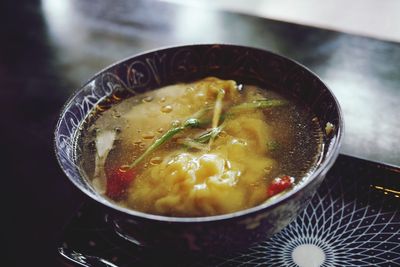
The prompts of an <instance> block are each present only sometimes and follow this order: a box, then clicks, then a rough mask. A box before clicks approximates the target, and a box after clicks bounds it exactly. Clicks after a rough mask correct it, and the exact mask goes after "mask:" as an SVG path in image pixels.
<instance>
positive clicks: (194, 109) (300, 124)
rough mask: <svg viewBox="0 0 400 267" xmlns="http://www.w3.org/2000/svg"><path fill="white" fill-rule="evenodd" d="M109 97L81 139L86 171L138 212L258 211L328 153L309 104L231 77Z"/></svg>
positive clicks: (117, 200) (201, 213)
mask: <svg viewBox="0 0 400 267" xmlns="http://www.w3.org/2000/svg"><path fill="white" fill-rule="evenodd" d="M104 103H108V104H107V105H99V106H98V108H97V109H96V110H94V111H93V112H92V113H91V114H90V115H89V117H88V118H87V119H86V121H85V123H84V124H83V125H82V131H81V132H80V135H79V137H78V143H77V144H78V145H77V147H78V150H79V153H78V155H79V162H81V164H82V166H81V167H82V172H83V173H84V175H85V176H86V177H87V178H88V179H89V180H90V181H91V183H92V185H93V187H94V188H95V189H96V190H97V191H98V192H99V193H100V194H103V195H104V196H105V197H107V198H109V199H110V200H111V201H114V202H115V203H117V204H118V205H121V206H123V207H127V208H130V209H133V210H137V211H142V212H146V213H151V214H159V215H165V216H179V217H196V216H212V215H218V214H225V213H230V212H235V211H239V210H243V209H247V208H250V207H254V206H256V205H259V204H261V203H263V202H265V201H268V199H270V198H273V197H276V196H277V195H280V194H284V193H285V192H287V191H288V190H291V189H292V188H293V187H295V186H296V185H297V184H299V183H301V181H302V180H303V179H305V177H307V175H308V174H309V173H310V172H312V171H313V166H315V165H316V162H317V161H318V159H319V157H320V154H321V143H322V132H321V129H320V126H319V123H318V119H317V118H316V117H314V115H313V114H312V113H311V112H310V111H309V110H308V109H307V108H305V107H304V106H303V105H302V104H301V103H298V102H296V101H294V100H293V99H290V98H288V97H284V96H283V95H280V94H278V93H277V92H274V91H273V90H265V89H263V88H258V87H256V86H252V85H239V84H237V83H236V82H235V81H232V80H221V79H218V78H214V77H208V78H205V79H202V80H199V81H196V82H192V83H187V84H176V85H171V86H166V87H163V88H160V89H157V90H154V91H150V92H147V93H144V94H141V95H135V96H131V97H127V98H124V99H119V98H118V97H115V96H112V97H110V98H109V99H105V100H104ZM109 103H112V104H111V105H110V104H109ZM105 106H107V108H104V107H105Z"/></svg>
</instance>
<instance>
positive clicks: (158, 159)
mask: <svg viewBox="0 0 400 267" xmlns="http://www.w3.org/2000/svg"><path fill="white" fill-rule="evenodd" d="M161 162H162V158H161V157H153V158H152V159H151V160H150V164H151V165H158V164H160V163H161Z"/></svg>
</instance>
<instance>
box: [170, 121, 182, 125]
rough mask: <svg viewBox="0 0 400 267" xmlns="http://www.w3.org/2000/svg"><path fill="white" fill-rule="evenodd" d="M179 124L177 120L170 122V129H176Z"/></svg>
mask: <svg viewBox="0 0 400 267" xmlns="http://www.w3.org/2000/svg"><path fill="white" fill-rule="evenodd" d="M180 124H181V122H180V121H179V120H173V121H172V122H171V125H172V127H178V126H179V125H180Z"/></svg>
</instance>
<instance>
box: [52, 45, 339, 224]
mask: <svg viewBox="0 0 400 267" xmlns="http://www.w3.org/2000/svg"><path fill="white" fill-rule="evenodd" d="M199 46H204V47H213V46H220V47H237V48H240V49H250V50H256V51H259V52H262V53H268V54H270V55H273V56H276V57H278V58H282V59H284V60H286V61H288V62H290V63H291V64H294V65H297V66H298V67H300V68H302V69H304V70H306V71H307V72H308V73H309V74H311V75H312V76H313V77H314V78H316V80H317V81H318V82H320V83H321V84H322V85H323V86H325V89H326V91H327V92H328V94H329V95H330V96H331V97H332V100H333V103H334V104H335V107H336V109H337V113H338V125H335V127H336V128H337V135H336V137H335V140H334V141H333V145H332V146H330V147H329V148H328V151H327V154H326V155H325V159H324V160H323V162H322V163H321V164H319V165H318V166H317V167H316V168H315V169H314V170H313V171H312V172H311V173H310V174H309V175H308V176H307V179H306V180H305V181H304V182H302V183H300V184H298V185H296V186H295V187H294V188H293V189H292V190H290V191H289V192H287V193H285V194H283V195H281V196H279V197H277V198H275V199H272V200H271V201H266V202H264V203H261V204H259V205H257V206H254V207H251V208H248V209H244V210H239V211H236V212H231V213H226V214H220V215H212V216H202V217H176V216H164V215H156V214H150V213H145V212H141V211H136V210H132V209H128V208H124V207H122V206H119V205H117V204H114V203H113V202H111V201H109V200H107V199H106V198H105V197H102V196H100V195H99V194H94V193H92V192H90V191H89V190H87V189H86V188H84V187H83V186H82V185H81V184H79V183H78V182H77V181H75V179H74V178H73V177H71V176H70V174H69V173H68V172H67V171H66V169H65V168H64V166H63V163H62V161H61V158H60V156H59V153H58V150H59V149H58V148H57V145H56V142H57V138H56V137H57V132H58V130H59V128H60V125H61V123H62V120H63V118H64V116H65V114H66V112H67V108H68V107H69V106H70V104H71V103H72V102H73V101H74V99H75V97H76V95H77V94H78V93H79V92H80V91H81V90H83V89H84V88H85V87H86V86H87V85H88V84H89V83H91V82H93V81H94V80H95V79H97V78H98V77H99V76H100V75H102V74H103V73H104V72H106V71H108V70H110V69H112V68H114V67H115V66H117V65H119V64H122V63H124V62H127V61H129V60H132V59H133V58H136V57H139V56H145V55H146V54H149V55H150V54H152V53H156V52H163V51H167V50H173V49H183V48H193V47H199ZM343 134H344V118H343V112H342V109H341V107H340V104H339V101H338V100H337V98H336V96H335V95H334V94H333V92H332V90H331V89H330V88H329V87H328V86H327V84H326V83H325V82H324V81H322V80H321V78H320V77H319V76H318V75H317V74H316V73H314V72H313V71H312V70H310V69H309V68H308V67H306V66H304V65H303V64H301V63H299V62H297V61H296V60H293V59H290V58H288V57H286V56H283V55H280V54H278V53H275V52H272V51H270V50H267V49H264V48H258V47H252V46H245V45H238V44H229V43H199V44H187V45H174V46H163V47H160V48H154V49H150V50H146V51H143V52H140V53H137V54H134V55H131V56H127V57H125V58H123V59H121V60H118V61H116V62H114V63H112V64H110V65H108V66H106V67H104V68H102V69H101V70H100V71H98V72H97V73H95V74H94V75H93V76H92V77H91V78H89V79H88V80H87V81H86V82H84V83H83V84H82V85H81V86H79V87H78V88H77V89H75V90H73V92H72V93H71V94H70V96H69V97H68V99H67V100H66V101H65V103H64V105H63V106H62V108H61V112H60V113H59V116H58V119H57V124H56V126H55V129H54V136H53V148H54V153H55V154H56V158H57V161H58V165H59V166H60V167H61V169H62V171H63V172H64V174H65V175H66V176H67V177H68V179H69V180H70V181H71V182H72V183H73V184H74V185H75V186H76V187H78V188H79V189H80V190H81V191H82V192H83V193H84V194H85V195H87V196H89V197H90V198H91V199H92V200H94V201H96V202H98V203H100V204H102V205H104V206H105V207H106V208H109V209H111V210H113V211H117V212H119V213H122V214H124V215H129V216H134V217H139V218H142V219H148V220H153V221H159V222H170V223H198V222H216V221H223V220H228V219H232V218H238V217H243V216H245V215H248V214H251V213H258V212H261V211H262V210H266V209H269V208H275V207H276V206H278V205H280V204H282V203H284V202H285V201H287V200H289V199H291V198H293V197H295V196H296V195H298V194H299V193H301V191H302V190H304V189H305V188H306V187H308V186H309V185H310V184H311V183H312V182H313V181H314V180H316V179H317V177H319V176H320V175H321V174H323V172H324V171H326V172H327V171H329V169H330V168H331V167H332V165H333V164H334V163H335V161H336V159H337V157H338V155H339V150H340V147H341V145H342V142H343ZM83 180H86V178H85V177H83ZM86 182H87V181H86Z"/></svg>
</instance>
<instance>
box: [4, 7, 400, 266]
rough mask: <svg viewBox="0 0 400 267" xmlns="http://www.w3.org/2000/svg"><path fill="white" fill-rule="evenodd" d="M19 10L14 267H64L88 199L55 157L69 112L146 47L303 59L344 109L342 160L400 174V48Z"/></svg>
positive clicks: (219, 16)
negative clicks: (65, 237) (83, 88)
mask: <svg viewBox="0 0 400 267" xmlns="http://www.w3.org/2000/svg"><path fill="white" fill-rule="evenodd" d="M14 2H15V3H14ZM14 2H12V1H2V3H1V8H0V10H1V11H0V12H1V14H0V21H1V23H0V25H1V26H0V31H1V32H0V33H1V42H0V82H1V87H0V99H1V102H2V103H1V105H0V111H1V114H3V116H2V125H3V126H2V131H1V133H0V140H1V148H2V151H3V155H4V156H3V157H2V163H1V168H2V175H1V178H2V180H3V187H2V188H3V191H5V194H2V196H3V198H4V199H5V201H4V202H3V203H5V205H3V219H2V224H3V225H2V232H4V235H3V236H4V237H3V241H4V242H5V243H6V244H7V246H6V250H5V253H4V255H6V260H7V259H8V260H9V261H10V262H11V263H14V264H16V265H18V266H27V264H28V263H30V265H31V266H39V265H38V264H37V263H38V262H39V261H44V262H46V263H47V262H52V261H53V260H55V259H56V257H55V255H56V254H57V252H56V251H55V246H54V244H55V242H57V237H58V234H59V233H60V231H61V229H62V226H63V224H65V223H66V222H67V220H68V218H69V217H71V216H72V215H73V212H74V211H75V210H76V209H77V207H78V206H79V204H80V203H81V202H82V199H83V198H82V196H81V195H80V193H78V192H77V191H76V189H75V188H73V186H72V184H71V183H70V182H69V181H68V180H67V178H66V177H65V176H64V175H63V173H62V172H61V170H60V168H59V167H58V164H57V162H56V159H55V156H54V152H53V140H52V139H53V129H54V126H55V123H56V120H57V116H58V113H59V111H60V109H61V107H62V105H63V103H64V102H65V101H66V100H67V98H68V96H69V95H70V94H71V93H72V92H73V90H75V89H77V88H79V86H80V84H83V83H84V82H85V81H86V80H87V79H88V78H90V77H91V76H92V75H93V74H94V73H96V72H97V71H99V70H100V69H102V68H104V67H106V66H107V65H109V64H111V63H112V62H115V61H118V60H120V59H122V58H124V57H127V56H130V55H133V54H135V53H139V52H142V51H146V50H149V49H156V48H159V47H164V46H170V45H180V44H192V43H234V44H241V45H249V46H254V47H259V48H264V49H268V50H271V51H273V52H277V53H280V54H282V55H284V56H287V57H290V58H292V59H295V60H297V61H299V62H300V63H302V64H304V65H306V66H307V67H308V68H310V69H311V70H312V71H314V72H315V73H317V74H318V75H319V76H320V77H321V78H322V79H323V80H324V81H325V82H326V83H327V84H328V86H329V87H330V88H331V89H332V91H333V92H334V94H335V95H336V96H337V98H338V100H339V102H340V104H341V106H342V109H343V112H344V117H345V124H346V125H345V126H346V129H345V139H344V144H343V146H342V150H341V152H342V153H345V154H349V155H352V156H356V157H361V158H366V159H370V160H373V161H379V162H384V163H387V164H393V165H397V166H400V120H399V119H398V117H399V115H400V105H399V104H398V101H399V100H400V44H398V43H390V42H384V41H380V40H374V39H369V38H365V37H359V36H354V35H348V34H343V33H340V32H333V31H327V30H321V29H317V28H311V27H305V26H299V25H294V24H289V23H285V22H279V21H272V20H267V19H263V18H257V17H251V16H247V15H240V14H235V13H228V12H221V11H215V10H212V9H200V8H195V7H190V6H188V5H186V6H180V5H176V4H171V3H165V2H153V1H140V0H139V1H138V0H136V1H127V0H125V1H119V2H118V3H117V2H114V1H89V0H81V1H78V0H64V1H44V2H43V3H44V4H43V5H42V4H41V2H40V1H37V0H36V1H18V3H16V2H17V1H14ZM21 255H24V256H22V257H21ZM49 264H50V263H49ZM52 264H53V266H55V265H56V263H54V262H52ZM9 266H12V264H10V265H9ZM42 266H51V265H48V264H44V263H43V264H42Z"/></svg>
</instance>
